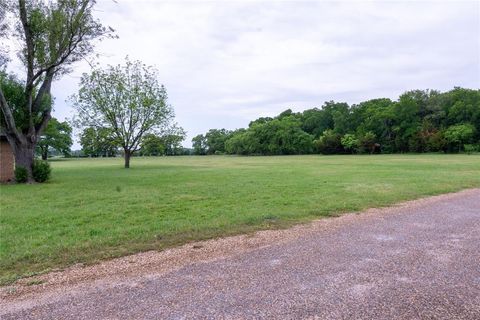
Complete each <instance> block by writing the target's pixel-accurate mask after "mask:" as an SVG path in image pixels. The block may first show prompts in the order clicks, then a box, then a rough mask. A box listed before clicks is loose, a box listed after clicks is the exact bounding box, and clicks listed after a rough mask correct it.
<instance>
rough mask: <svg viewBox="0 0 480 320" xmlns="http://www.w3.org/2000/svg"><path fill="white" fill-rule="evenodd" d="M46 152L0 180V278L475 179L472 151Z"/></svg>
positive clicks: (477, 159)
mask: <svg viewBox="0 0 480 320" xmlns="http://www.w3.org/2000/svg"><path fill="white" fill-rule="evenodd" d="M122 165H123V162H122V159H120V158H117V159H84V160H63V161H52V167H53V176H52V180H51V181H50V182H48V183H46V184H36V185H2V186H0V195H1V197H0V208H1V215H0V218H1V246H0V255H1V268H0V269H1V271H0V272H1V274H0V281H1V283H2V284H5V283H8V282H11V281H12V280H14V279H16V278H18V277H22V276H26V275H28V274H32V273H36V272H44V271H46V270H49V269H51V268H57V267H65V266H67V265H70V264H73V263H78V262H83V263H91V262H95V261H98V260H99V259H105V258H110V257H116V256H121V255H125V254H129V253H133V252H138V251H143V250H149V249H163V248H166V247H171V246H175V245H179V244H183V243H186V242H188V241H192V240H199V239H207V238H212V237H219V236H225V235H233V234H238V233H247V232H251V231H254V230H259V229H268V228H280V227H286V226H289V225H291V224H293V223H299V222H305V221H308V220H311V219H316V218H319V217H324V216H328V215H332V214H338V213H342V212H348V211H356V210H361V209H364V208H368V207H379V206H386V205H389V204H392V203H395V202H399V201H403V200H408V199H414V198H418V197H422V196H427V195H433V194H439V193H445V192H451V191H457V190H460V189H464V188H471V187H480V156H479V155H470V156H469V155H440V154H439V155H376V156H280V157H227V156H225V157H223V156H211V157H162V158H133V159H132V168H131V169H128V170H126V169H123V168H122Z"/></svg>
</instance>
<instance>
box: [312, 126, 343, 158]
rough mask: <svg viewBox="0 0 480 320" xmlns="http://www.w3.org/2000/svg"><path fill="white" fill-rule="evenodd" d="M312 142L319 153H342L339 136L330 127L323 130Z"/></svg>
mask: <svg viewBox="0 0 480 320" xmlns="http://www.w3.org/2000/svg"><path fill="white" fill-rule="evenodd" d="M314 144H315V147H316V149H317V152H319V153H323V154H335V153H343V146H342V141H341V136H340V135H339V134H338V133H336V132H335V131H333V130H332V129H327V130H325V131H324V132H323V134H322V135H321V136H320V138H318V139H317V140H315V141H314Z"/></svg>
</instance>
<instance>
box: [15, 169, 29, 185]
mask: <svg viewBox="0 0 480 320" xmlns="http://www.w3.org/2000/svg"><path fill="white" fill-rule="evenodd" d="M15 181H16V182H17V183H25V182H27V181H28V171H27V168H25V167H21V166H17V167H16V168H15Z"/></svg>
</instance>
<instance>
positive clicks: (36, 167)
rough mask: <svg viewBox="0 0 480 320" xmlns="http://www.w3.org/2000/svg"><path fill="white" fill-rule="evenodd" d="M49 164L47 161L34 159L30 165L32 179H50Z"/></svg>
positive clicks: (40, 180)
mask: <svg viewBox="0 0 480 320" xmlns="http://www.w3.org/2000/svg"><path fill="white" fill-rule="evenodd" d="M51 172H52V170H51V169H50V164H49V163H48V162H47V161H43V160H35V161H34V162H33V167H32V175H33V179H34V180H35V181H37V182H45V181H47V180H48V179H50V173H51Z"/></svg>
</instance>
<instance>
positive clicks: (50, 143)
mask: <svg viewBox="0 0 480 320" xmlns="http://www.w3.org/2000/svg"><path fill="white" fill-rule="evenodd" d="M71 135H72V127H71V126H70V125H69V124H68V122H60V121H58V120H57V119H56V118H52V119H50V121H49V122H48V125H47V128H46V129H45V131H43V133H42V135H41V136H40V140H39V141H38V143H37V152H38V153H40V154H41V156H42V159H43V160H47V157H48V155H49V153H50V152H51V151H57V152H58V153H61V154H63V156H64V157H68V156H69V155H70V147H71V146H72V143H73V142H72V136H71Z"/></svg>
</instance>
